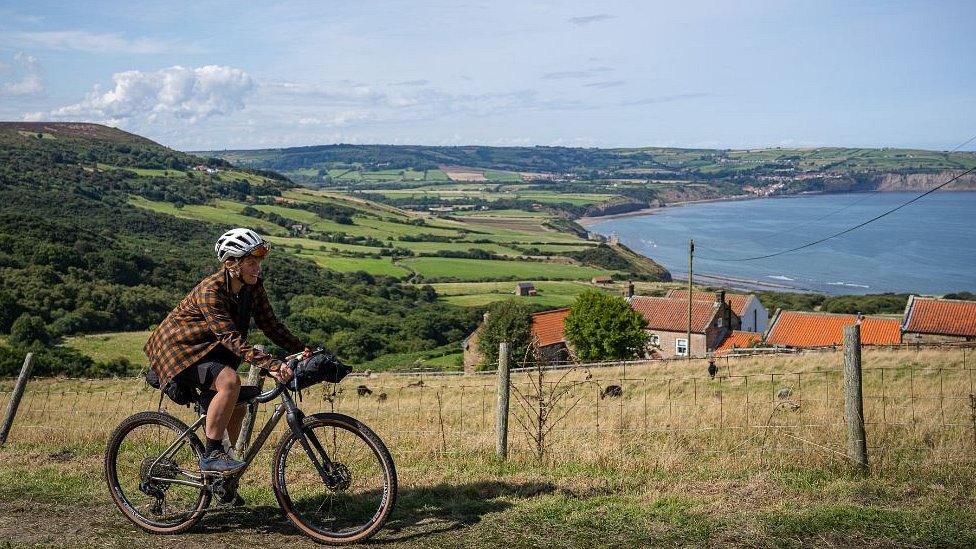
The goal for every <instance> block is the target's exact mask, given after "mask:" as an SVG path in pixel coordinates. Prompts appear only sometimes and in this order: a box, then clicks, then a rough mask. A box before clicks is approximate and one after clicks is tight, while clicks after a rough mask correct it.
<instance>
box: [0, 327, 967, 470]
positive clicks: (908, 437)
mask: <svg viewBox="0 0 976 549" xmlns="http://www.w3.org/2000/svg"><path fill="white" fill-rule="evenodd" d="M972 354H973V348H972V347H971V346H944V345H940V346H911V347H899V348H865V350H864V352H863V360H862V364H863V369H862V372H863V387H864V416H865V423H866V426H867V432H868V446H869V455H870V459H871V461H872V467H884V466H887V465H889V464H905V463H914V464H923V463H924V464H942V463H971V461H972V459H973V455H974V451H976V389H974V383H976V372H974V369H976V368H974V367H973V365H971V364H970V362H971V359H972ZM714 364H715V368H714V373H715V375H714V377H712V376H711V375H709V360H708V359H692V360H687V359H683V360H671V361H638V362H624V363H604V364H591V365H572V366H568V365H562V367H561V368H556V369H547V368H539V367H534V365H529V366H530V367H528V368H525V367H521V368H519V367H517V368H513V373H512V374H511V408H510V412H509V414H510V416H509V424H510V426H511V427H510V432H509V453H510V459H511V460H513V461H516V462H518V461H533V462H538V461H543V462H550V463H568V462H580V463H583V464H593V465H598V466H607V467H618V468H628V467H630V468H634V467H637V468H648V467H652V468H653V467H663V468H675V467H691V466H698V464H701V466H704V464H710V465H711V466H716V465H718V466H723V467H736V466H755V465H757V464H758V465H762V466H776V465H793V464H799V463H802V464H820V465H826V464H832V463H846V455H845V445H846V431H845V420H844V395H843V389H844V378H843V372H842V370H843V354H842V353H841V352H838V351H835V350H820V351H817V352H804V353H793V354H778V355H748V356H735V357H729V358H722V359H718V360H715V361H714ZM513 366H525V364H519V363H518V362H516V363H514V364H513ZM12 385H13V383H12V381H11V380H0V409H3V408H4V407H5V406H6V402H7V400H8V399H9V397H10V390H11V387H12ZM497 391H498V387H497V385H496V379H495V377H493V376H490V375H469V376H443V375H429V374H410V375H399V374H371V375H368V376H364V375H359V376H350V377H349V378H347V380H346V381H344V382H343V383H342V384H340V385H339V386H332V385H326V386H320V387H316V388H314V389H311V390H307V391H305V392H304V393H303V394H302V401H301V402H300V405H301V407H302V408H303V410H305V412H306V413H315V412H323V411H336V412H341V413H345V414H348V415H351V416H353V417H356V418H358V419H360V420H362V421H363V422H365V423H366V424H367V425H369V426H370V427H372V428H373V429H374V430H375V431H376V432H377V433H378V434H379V435H380V436H381V437H382V438H383V439H384V440H385V441H386V443H387V445H388V446H389V447H390V449H391V450H392V451H393V453H394V456H395V457H396V458H397V459H398V460H404V461H407V462H409V461H410V460H452V459H461V458H463V459H471V458H474V459H491V458H492V456H493V453H494V447H495V403H496V398H497ZM159 404H160V399H159V392H158V391H155V390H152V389H150V388H149V387H148V386H146V384H145V382H144V381H142V380H141V379H135V378H132V379H100V380H78V379H34V380H32V381H31V382H30V384H29V385H28V387H27V391H26V393H25V395H24V398H23V401H22V402H21V405H20V410H19V412H18V414H17V418H16V421H15V423H14V427H13V430H12V432H11V435H10V441H9V443H12V444H17V445H27V446H31V445H36V446H44V447H50V446H52V445H54V446H72V445H85V444H88V445H101V444H104V443H105V440H106V439H107V438H108V434H109V433H110V432H111V430H112V429H113V428H114V427H115V426H116V425H117V424H118V423H119V422H120V421H121V420H122V419H123V418H124V417H126V416H128V415H130V414H133V413H136V412H139V411H144V410H155V409H156V408H157V406H158V405H159ZM162 405H163V407H164V408H165V409H166V410H167V411H169V412H170V413H173V414H174V415H176V416H178V417H180V418H181V419H183V420H185V421H188V422H189V421H192V419H193V414H194V412H193V411H192V410H191V409H188V408H184V407H179V406H175V405H173V404H172V403H169V402H168V401H167V400H165V399H164V400H163V401H162ZM272 409H273V405H272V404H267V405H264V406H262V407H261V408H260V410H259V414H258V417H257V420H256V422H255V430H256V431H257V430H258V429H260V427H261V426H262V425H263V424H264V422H265V421H266V420H267V418H268V417H269V415H270V413H271V411H272ZM283 428H284V422H282V424H281V425H279V426H278V429H279V430H281V429H283ZM274 440H276V438H272V441H274Z"/></svg>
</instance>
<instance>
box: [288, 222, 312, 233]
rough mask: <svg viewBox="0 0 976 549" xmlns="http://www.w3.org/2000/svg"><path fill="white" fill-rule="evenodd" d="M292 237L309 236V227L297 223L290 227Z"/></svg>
mask: <svg viewBox="0 0 976 549" xmlns="http://www.w3.org/2000/svg"><path fill="white" fill-rule="evenodd" d="M289 229H290V230H291V234H292V236H305V235H306V234H308V225H306V224H304V223H295V224H294V225H291V226H290V227H289Z"/></svg>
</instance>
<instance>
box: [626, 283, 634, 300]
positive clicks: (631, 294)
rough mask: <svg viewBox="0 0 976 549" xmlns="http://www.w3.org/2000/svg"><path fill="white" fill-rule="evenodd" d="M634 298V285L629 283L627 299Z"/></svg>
mask: <svg viewBox="0 0 976 549" xmlns="http://www.w3.org/2000/svg"><path fill="white" fill-rule="evenodd" d="M632 297H634V283H633V282H631V281H628V282H627V299H630V298H632Z"/></svg>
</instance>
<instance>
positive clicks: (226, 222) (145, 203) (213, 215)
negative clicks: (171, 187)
mask: <svg viewBox="0 0 976 549" xmlns="http://www.w3.org/2000/svg"><path fill="white" fill-rule="evenodd" d="M129 203H130V204H132V205H133V206H138V207H140V208H146V209H148V210H153V211H156V212H160V213H165V214H169V215H172V216H175V217H182V218H184V219H198V220H201V221H209V222H211V223H215V224H218V225H221V226H224V227H235V226H236V227H250V228H258V229H261V230H262V231H263V232H266V233H268V234H273V235H285V234H287V232H288V231H286V230H285V229H284V228H282V227H279V226H278V225H275V224H274V223H271V222H270V221H265V220H263V219H257V218H254V217H248V216H246V215H244V214H242V213H240V211H241V209H243V207H244V205H243V204H239V203H237V202H232V201H229V200H219V201H216V202H215V203H214V205H207V206H204V205H199V204H187V205H185V206H183V207H182V208H177V207H176V206H174V205H173V204H170V203H169V202H155V201H152V200H148V199H146V198H143V197H141V196H130V197H129Z"/></svg>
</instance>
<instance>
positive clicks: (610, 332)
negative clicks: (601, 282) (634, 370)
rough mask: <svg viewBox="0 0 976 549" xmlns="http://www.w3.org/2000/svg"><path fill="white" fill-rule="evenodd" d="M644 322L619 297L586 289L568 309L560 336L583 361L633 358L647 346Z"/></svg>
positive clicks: (645, 324)
mask: <svg viewBox="0 0 976 549" xmlns="http://www.w3.org/2000/svg"><path fill="white" fill-rule="evenodd" d="M646 326H647V321H646V320H644V317H643V316H642V315H641V314H640V313H638V312H637V311H635V310H634V309H633V308H632V307H631V306H630V304H629V303H627V301H626V300H625V299H623V298H622V297H618V296H614V295H610V294H607V293H603V292H599V291H596V290H587V291H586V292H583V293H582V294H580V295H579V296H577V298H576V301H575V302H574V303H573V306H572V307H571V308H570V310H569V315H568V316H567V317H566V322H565V324H564V327H563V333H564V334H565V335H566V340H567V341H568V342H569V343H570V344H572V345H573V348H574V349H575V351H576V355H577V356H578V357H579V358H580V359H582V360H585V361H594V360H621V359H627V358H634V357H635V356H637V355H638V354H639V353H640V352H641V351H642V350H643V348H644V345H645V344H646V343H647V338H648V334H647V332H645V331H644V328H645V327H646Z"/></svg>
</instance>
